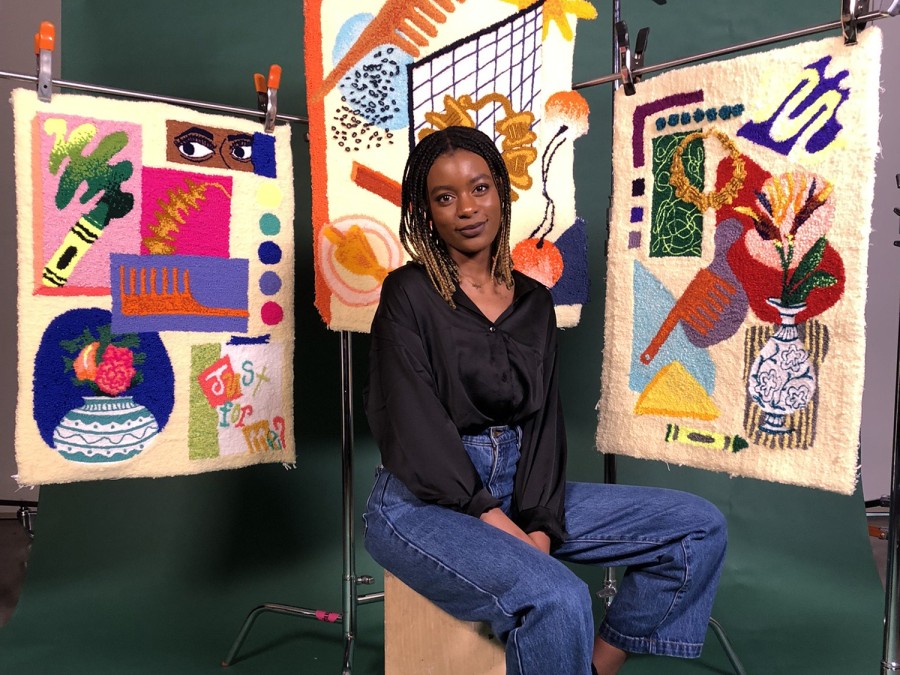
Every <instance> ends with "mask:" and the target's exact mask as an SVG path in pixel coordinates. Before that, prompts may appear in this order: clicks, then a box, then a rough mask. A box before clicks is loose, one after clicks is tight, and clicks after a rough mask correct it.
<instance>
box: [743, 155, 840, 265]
mask: <svg viewBox="0 0 900 675" xmlns="http://www.w3.org/2000/svg"><path fill="white" fill-rule="evenodd" d="M832 189H833V187H832V185H831V183H829V182H828V181H826V180H825V179H823V178H822V177H821V176H817V175H815V174H812V173H806V172H804V171H793V172H790V173H784V174H781V175H780V176H772V177H771V178H769V179H768V180H766V182H765V183H763V185H762V188H761V190H760V191H759V192H758V193H756V205H755V208H752V209H751V208H747V207H739V208H738V209H737V210H738V212H740V213H743V214H745V215H749V216H750V217H751V218H753V221H754V223H755V224H756V228H755V229H754V230H750V231H749V232H747V234H746V235H745V243H746V245H747V250H748V251H749V253H750V255H751V256H753V258H754V259H755V260H757V261H759V262H761V263H762V264H764V265H767V266H768V267H773V268H775V269H783V268H784V266H785V265H784V259H783V256H784V255H785V253H784V249H787V248H788V247H790V249H791V255H790V262H789V263H788V267H789V269H794V268H795V267H797V265H799V264H800V261H801V260H802V258H803V256H804V255H806V252H807V251H809V249H811V248H812V247H813V245H814V244H815V243H816V242H817V241H818V240H819V239H821V238H822V237H824V236H825V234H826V233H827V232H828V230H829V228H830V227H831V223H832V220H833V218H834V204H833V203H832V202H831V200H829V197H830V196H831V192H832Z"/></svg>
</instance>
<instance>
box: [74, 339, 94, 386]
mask: <svg viewBox="0 0 900 675" xmlns="http://www.w3.org/2000/svg"><path fill="white" fill-rule="evenodd" d="M99 346H100V343H99V342H92V343H91V344H89V345H87V346H86V347H85V348H84V349H82V350H81V351H80V352H78V356H76V357H75V360H74V361H73V362H72V366H73V367H74V368H75V377H77V378H78V379H79V380H89V381H90V382H93V381H94V379H95V378H96V377H97V347H99Z"/></svg>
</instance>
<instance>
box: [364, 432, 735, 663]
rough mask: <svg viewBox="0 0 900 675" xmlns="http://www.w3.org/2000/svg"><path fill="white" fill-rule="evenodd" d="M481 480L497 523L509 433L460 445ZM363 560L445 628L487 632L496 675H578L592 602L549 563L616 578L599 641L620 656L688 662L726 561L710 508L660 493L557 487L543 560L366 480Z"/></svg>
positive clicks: (460, 516)
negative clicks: (620, 572) (558, 532)
mask: <svg viewBox="0 0 900 675" xmlns="http://www.w3.org/2000/svg"><path fill="white" fill-rule="evenodd" d="M463 444H464V445H465V448H466V451H467V452H468V454H469V456H470V457H471V459H472V462H473V464H474V465H475V468H476V469H477V471H478V473H479V475H480V476H481V480H482V482H483V483H484V485H485V487H486V488H487V489H488V490H490V492H491V494H493V495H494V496H495V497H497V498H498V499H500V500H501V501H502V508H503V509H504V510H505V511H506V512H507V513H508V512H509V506H510V501H511V494H512V489H513V477H514V475H515V470H516V462H517V461H518V458H519V431H518V430H517V429H509V428H506V427H494V428H492V429H488V430H487V431H486V432H485V433H484V434H481V435H479V436H463ZM364 519H365V522H366V539H365V544H366V550H368V551H369V553H370V554H371V555H372V557H373V558H374V559H375V560H376V561H377V562H378V563H379V564H380V565H382V566H383V567H384V568H385V569H386V570H388V571H390V572H391V573H392V574H394V575H395V576H396V577H397V578H398V579H400V580H401V581H403V582H404V583H406V584H407V585H408V586H410V587H411V588H412V589H413V590H415V591H416V592H418V593H420V594H421V595H424V596H425V597H426V598H428V599H430V600H431V601H432V602H434V603H435V604H436V605H438V606H439V607H441V608H443V609H444V610H445V611H447V612H448V613H449V614H451V615H452V616H455V617H456V618H458V619H462V620H465V621H487V622H489V623H490V625H491V627H492V629H493V631H494V633H495V634H496V635H497V636H498V637H499V638H500V640H501V641H502V642H503V643H504V644H505V645H506V669H507V673H508V675H547V674H548V673H554V674H558V675H588V674H589V673H590V672H591V665H590V664H591V654H592V650H593V643H594V625H593V616H592V609H591V593H590V590H589V589H588V587H587V585H586V584H585V583H584V582H583V581H582V580H581V579H580V578H578V576H576V575H575V574H574V573H573V572H572V571H571V570H570V569H569V568H568V567H566V566H565V565H564V564H563V563H562V562H560V561H567V562H577V563H586V564H591V565H600V566H616V567H617V566H625V567H626V570H625V574H624V576H623V578H622V580H621V583H620V585H619V589H618V592H617V594H616V596H615V599H614V601H613V603H612V605H611V606H610V607H609V610H608V611H607V613H606V617H605V618H604V620H603V623H602V624H601V626H600V628H599V635H600V637H602V638H603V639H604V640H605V641H606V642H608V643H610V644H612V645H614V646H616V647H619V648H620V649H623V650H625V651H627V652H632V653H649V654H665V655H669V656H680V657H686V658H694V657H697V656H699V655H700V650H701V647H702V646H703V639H704V637H705V635H706V627H707V623H708V621H709V614H710V610H711V607H712V603H713V599H714V597H715V592H716V586H717V584H718V580H719V574H720V572H721V569H722V563H723V562H724V557H725V544H726V538H727V535H726V527H725V519H724V518H723V516H722V514H721V513H720V512H719V511H718V509H716V507H714V506H713V505H712V504H710V503H709V502H707V501H705V500H703V499H701V498H699V497H696V496H694V495H690V494H687V493H683V492H677V491H674V490H664V489H660V488H647V487H635V486H626V485H605V484H595V483H574V482H569V483H567V487H566V520H565V526H566V530H567V531H568V533H569V537H568V539H567V540H566V542H565V543H563V544H562V545H560V546H559V547H557V548H555V549H554V550H553V551H552V554H551V555H550V556H548V555H546V554H544V553H542V552H541V551H539V550H537V549H536V548H534V547H532V546H529V545H528V544H526V543H524V542H522V541H520V540H518V539H516V538H515V537H512V536H510V535H508V534H506V533H505V532H502V531H500V530H498V529H497V528H495V527H493V526H491V525H488V524H486V523H483V522H482V521H481V520H479V519H478V518H473V517H472V516H469V515H466V514H464V513H460V512H457V511H454V510H452V509H449V508H446V507H443V506H438V505H436V504H429V503H425V502H423V501H421V500H419V499H418V498H417V497H415V496H414V495H413V494H412V493H411V492H410V491H409V490H407V488H406V486H405V485H404V484H403V483H402V482H401V481H400V480H398V479H397V478H396V477H395V476H394V475H393V474H391V472H390V471H388V470H387V469H384V468H379V470H378V472H377V478H376V481H375V487H374V488H373V490H372V493H371V495H370V497H369V501H368V504H367V506H366V512H365V515H364Z"/></svg>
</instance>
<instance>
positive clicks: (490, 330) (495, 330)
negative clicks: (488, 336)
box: [488, 326, 497, 333]
mask: <svg viewBox="0 0 900 675" xmlns="http://www.w3.org/2000/svg"><path fill="white" fill-rule="evenodd" d="M488 331H489V332H491V333H496V332H497V329H496V328H494V327H493V326H491V327H490V328H488Z"/></svg>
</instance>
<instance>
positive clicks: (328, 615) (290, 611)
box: [222, 602, 346, 668]
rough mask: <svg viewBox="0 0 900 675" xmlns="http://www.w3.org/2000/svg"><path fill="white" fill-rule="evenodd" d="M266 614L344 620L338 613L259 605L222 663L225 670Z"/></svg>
mask: <svg viewBox="0 0 900 675" xmlns="http://www.w3.org/2000/svg"><path fill="white" fill-rule="evenodd" d="M265 612H272V613H274V614H287V615H288V616H296V617H300V618H302V619H314V620H315V621H324V622H325V623H341V622H343V620H344V617H343V616H342V615H341V614H339V613H337V612H326V611H324V610H321V609H306V608H304V607H291V606H290V605H279V604H277V603H273V602H268V603H266V604H264V605H259V606H258V607H256V608H255V609H253V610H252V611H251V612H250V613H249V614H248V615H247V618H246V619H244V624H243V625H242V626H241V630H240V631H239V632H238V635H237V637H236V638H235V640H234V643H233V644H232V645H231V650H230V651H229V652H228V656H226V657H225V659H224V660H223V661H222V667H223V668H227V667H228V666H230V665H231V664H232V663H234V659H235V657H236V656H237V653H238V651H239V650H240V648H241V645H242V644H244V640H246V639H247V635H248V634H249V633H250V629H251V628H252V627H253V623H254V622H255V621H256V619H257V617H259V615H260V614H264V613H265ZM345 663H346V657H345Z"/></svg>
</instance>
